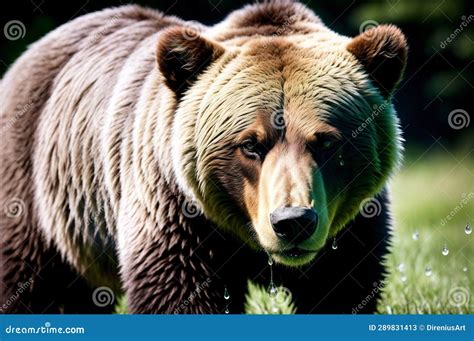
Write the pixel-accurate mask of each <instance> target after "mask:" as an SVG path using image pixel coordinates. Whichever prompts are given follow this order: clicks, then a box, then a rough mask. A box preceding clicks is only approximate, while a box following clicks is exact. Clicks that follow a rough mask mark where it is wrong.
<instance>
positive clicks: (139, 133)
mask: <svg viewBox="0 0 474 341" xmlns="http://www.w3.org/2000/svg"><path fill="white" fill-rule="evenodd" d="M183 29H184V30H189V31H188V34H189V35H190V36H186V37H185V38H186V39H184V40H183V39H182V40H181V41H179V39H180V38H178V37H177V36H176V34H177V33H176V32H178V34H179V32H182V30H183ZM393 30H395V31H394V32H388V33H383V32H379V33H378V34H380V35H382V38H380V39H385V38H386V37H387V36H388V35H400V33H399V31H398V30H396V29H393ZM196 31H198V32H199V34H200V35H202V36H205V37H206V39H208V40H203V39H204V38H202V39H201V38H199V37H198V38H196V37H193V36H192V35H194V34H196ZM171 38H173V39H171ZM175 38H176V39H175ZM380 39H379V40H380ZM193 41H194V42H195V43H193ZM349 42H350V39H349V38H346V37H342V36H339V35H337V34H336V33H334V32H332V31H330V30H329V29H327V28H326V27H325V26H324V25H323V24H322V23H321V22H320V20H319V19H318V18H317V17H316V16H315V15H314V14H313V13H312V12H311V11H309V10H308V9H306V8H305V7H303V6H302V5H300V4H295V3H290V2H276V3H267V4H262V5H255V6H251V7H247V8H244V9H243V10H240V11H237V12H235V13H233V14H231V15H230V16H229V17H228V18H227V19H226V20H224V21H223V22H222V23H220V24H218V25H216V26H214V27H209V28H208V27H204V26H196V24H192V25H190V24H187V23H186V22H183V21H181V20H180V19H178V18H175V17H169V16H166V17H165V16H163V15H161V14H160V13H159V12H157V11H154V10H148V9H143V8H140V7H137V6H126V7H120V8H115V9H108V10H104V11H101V12H97V13H92V14H88V15H85V16H83V17H80V18H78V19H76V20H74V21H72V22H70V23H68V24H66V25H64V26H62V27H60V28H58V29H57V30H55V31H53V32H52V33H50V34H48V35H47V36H46V37H44V38H43V39H41V40H40V41H39V42H37V43H35V44H34V45H32V46H31V47H30V48H29V49H28V51H27V52H26V53H25V54H24V55H23V56H22V57H21V58H20V59H19V60H18V61H17V62H16V63H15V64H14V65H13V66H12V67H11V69H10V70H9V71H8V72H7V74H6V75H5V77H4V78H3V79H2V81H1V84H0V99H1V103H2V106H1V109H0V110H1V116H0V117H1V122H0V123H1V127H2V138H1V154H2V162H1V165H0V167H1V174H2V177H1V179H0V188H1V195H0V203H1V204H2V205H3V208H4V210H3V211H2V212H1V217H0V229H1V237H0V238H1V273H0V280H1V286H2V290H1V295H0V304H2V305H3V306H2V311H7V312H26V313H28V312H35V313H42V312H100V311H107V308H100V307H97V306H96V305H94V304H93V300H92V292H93V290H94V288H96V287H99V286H104V285H105V286H108V287H110V288H112V289H113V290H114V292H115V294H116V295H118V294H119V293H121V292H122V290H123V291H125V292H126V294H127V298H128V305H129V308H130V311H131V312H133V313H173V312H178V313H218V312H222V311H223V310H224V308H225V303H224V300H223V291H224V286H227V288H228V289H229V292H230V293H231V295H232V304H231V311H232V312H241V311H242V309H243V301H244V293H245V288H246V281H247V279H255V280H262V281H263V283H268V278H266V276H267V275H268V269H267V265H266V258H267V256H266V254H265V253H264V252H262V251H253V250H252V249H251V248H250V247H249V245H251V246H253V247H254V249H258V248H259V246H258V245H259V239H258V238H257V237H256V232H255V231H253V230H251V229H250V227H249V226H250V225H251V224H250V222H249V219H250V218H249V216H251V215H252V212H250V213H246V207H248V206H249V205H251V202H250V201H249V202H247V204H246V203H245V202H244V201H245V200H244V197H245V196H247V197H250V196H251V195H249V192H248V188H247V187H248V186H247V187H246V188H247V189H246V190H245V191H247V192H245V193H244V190H243V188H244V187H243V185H242V184H241V183H240V184H238V183H235V179H234V180H233V179H232V178H233V176H232V174H231V173H230V174H228V173H229V171H230V170H232V167H233V163H232V162H234V161H232V162H231V161H230V156H229V155H226V154H222V147H223V146H226V145H228V144H229V143H231V142H229V141H230V140H231V139H232V138H234V137H235V135H237V134H238V133H239V132H241V131H242V130H244V129H246V128H247V127H248V126H250V125H251V124H253V123H254V122H255V110H256V109H257V107H258V105H260V104H263V105H265V106H266V107H268V108H272V110H276V109H278V108H279V105H281V104H282V100H283V99H285V100H286V99H287V98H290V99H291V101H290V102H289V103H288V107H287V106H286V104H285V110H286V109H288V108H289V109H290V111H291V110H295V108H302V112H301V115H300V118H295V117H293V118H291V117H289V118H288V124H289V129H290V130H289V131H291V126H306V127H310V128H314V129H316V130H317V129H319V130H321V129H323V128H322V127H323V126H324V124H323V122H322V121H318V122H313V118H312V117H314V112H320V113H321V115H320V116H321V117H322V118H325V119H326V121H327V122H330V123H331V122H334V124H335V125H337V123H338V122H341V121H343V122H345V123H346V126H344V125H342V126H340V130H341V131H342V133H343V134H347V131H344V129H349V127H352V128H354V127H356V126H357V125H358V124H360V123H362V122H364V120H365V118H366V116H367V115H369V114H370V108H371V107H372V105H373V104H377V103H380V102H381V101H383V100H384V96H385V97H387V98H388V96H389V94H390V91H391V90H392V89H393V87H394V86H395V85H396V82H397V81H398V78H399V74H395V75H394V74H390V75H389V77H388V78H389V79H388V80H387V81H385V80H384V74H381V75H380V74H377V75H375V76H374V75H372V74H370V70H368V71H364V70H363V67H364V66H366V65H368V64H370V62H372V60H373V59H374V58H369V57H370V53H372V54H375V56H374V57H377V58H378V57H379V55H378V54H377V51H375V52H374V51H372V52H367V49H369V48H372V46H369V47H366V48H364V46H363V44H365V40H362V41H361V42H360V43H359V44H357V42H355V43H353V44H352V45H350V46H349V47H347V46H348V44H349ZM173 44H179V46H174V45H173ZM404 44H405V43H404V40H403V41H401V42H398V43H397V42H396V43H395V45H396V46H391V47H390V48H392V49H394V50H395V51H396V52H398V49H399V48H400V47H403V46H404ZM187 45H189V46H187ZM349 49H350V51H349ZM183 51H184V52H183ZM189 51H192V53H189ZM302 51H303V52H302ZM304 51H305V52H304ZM315 51H316V52H315ZM173 53H174V55H173ZM364 53H367V54H368V56H369V57H367V58H365V57H362V56H363V55H364ZM175 54H179V56H178V57H179V58H178V59H173V58H174V57H175ZM275 56H279V57H278V58H279V59H278V60H276V59H273V58H274V57H275ZM357 57H360V58H359V59H360V62H359V61H358V58H357ZM397 57H400V58H401V59H402V62H401V66H400V67H399V68H402V67H403V65H404V58H406V53H405V55H403V54H402V55H400V56H399V55H397ZM192 58H194V59H192ZM364 58H365V59H364ZM363 59H364V60H363ZM368 59H370V60H368ZM179 60H185V64H181V65H180V64H176V61H179ZM308 60H314V61H315V62H314V65H312V63H309V62H308ZM318 60H323V62H318ZM376 62H377V63H378V64H380V63H381V61H380V60H379V61H376ZM382 62H383V61H382ZM173 63H175V64H173ZM318 63H319V64H318ZM209 65H211V66H212V67H209ZM308 65H309V66H308ZM371 65H372V64H371ZM208 67H209V68H208ZM308 67H309V68H315V69H316V68H318V70H319V73H314V74H309V76H308V74H307V69H308ZM370 67H372V66H370ZM224 70H225V71H224ZM274 72H280V73H281V74H282V79H279V78H274V77H273V73H274ZM378 72H379V73H380V70H379V71H378ZM302 75H305V76H304V77H306V78H305V79H304V82H301V79H300V78H301V77H302ZM371 77H375V78H373V79H372V80H371ZM182 78H185V82H181V79H182ZM292 78H294V79H295V80H292ZM230 79H233V82H229V80H230ZM331 79H332V80H333V81H331ZM334 79H336V80H338V81H334ZM297 80H298V81H297ZM373 80H375V84H377V85H378V86H379V89H376V88H375V86H373V85H372V83H371V81H373ZM194 83H195V85H194ZM228 84H231V85H228ZM321 84H324V87H321ZM381 87H384V90H380V88H381ZM385 87H387V89H385ZM242 89H246V92H242ZM242 94H244V96H245V97H242ZM283 95H284V96H283ZM328 105H329V106H328ZM331 106H332V107H331ZM222 107H224V108H225V109H226V110H224V111H223V110H222V109H221V108H222ZM292 108H293V109H292ZM334 108H337V109H338V110H337V113H334V111H333V110H331V109H334ZM354 108H356V113H355V114H353V115H349V114H348V112H349V110H352V111H353V110H354ZM383 111H384V114H381V115H380V116H379V117H377V118H376V119H377V126H380V127H382V128H381V129H383V132H384V133H383V136H378V135H377V134H381V133H380V131H378V130H377V131H374V130H373V128H367V129H366V131H365V132H364V133H363V134H361V138H362V140H363V141H365V142H362V145H363V146H366V147H367V149H368V150H369V151H370V154H369V155H371V157H373V160H371V161H373V164H371V165H370V167H368V170H367V171H366V173H363V179H362V180H361V179H360V178H359V177H358V178H357V179H356V180H357V181H356V182H355V184H354V185H351V186H350V187H349V189H348V190H346V192H345V193H347V194H345V196H344V197H343V198H341V199H338V200H336V201H334V202H335V203H337V205H336V204H334V205H333V206H331V207H330V208H329V209H328V210H329V211H328V213H327V217H326V218H325V220H324V221H327V225H328V226H327V230H326V231H325V232H324V233H325V235H324V240H322V241H321V242H322V243H323V244H324V243H325V244H326V245H327V244H330V239H328V238H327V237H328V236H330V235H335V234H336V232H338V231H339V230H341V229H342V228H343V227H344V226H346V227H347V229H346V230H344V231H341V232H340V235H339V237H338V238H339V249H338V250H337V251H334V250H332V249H331V248H330V247H328V246H325V247H324V248H323V249H322V250H321V251H320V253H319V255H318V258H317V260H316V261H315V263H313V264H310V265H307V266H306V267H303V268H298V269H289V268H284V267H280V266H276V269H275V270H274V271H275V276H276V279H277V282H278V280H279V281H280V282H279V283H277V284H282V285H284V286H287V287H288V288H289V289H290V290H291V291H292V292H293V294H294V297H295V299H296V300H297V302H296V304H297V307H298V308H299V311H300V312H305V313H310V312H314V313H315V312H350V311H351V309H352V308H353V307H355V306H356V305H357V304H358V303H360V302H361V301H362V299H363V298H365V297H366V296H367V295H368V294H369V293H370V292H371V290H373V283H374V282H378V281H379V280H380V279H381V276H382V267H381V265H380V262H381V260H382V256H383V255H384V254H385V247H386V243H387V237H388V225H389V222H388V207H387V204H388V198H387V197H386V194H385V193H382V194H381V196H380V197H379V201H380V202H381V203H382V207H383V210H382V211H383V213H382V214H381V215H379V216H376V217H375V218H372V219H365V218H363V217H360V216H359V217H356V218H355V219H354V220H352V222H350V223H349V225H348V226H347V224H348V222H349V221H351V219H353V218H354V217H355V216H356V215H357V210H358V208H359V203H360V201H361V199H363V198H365V197H367V196H371V195H374V194H376V193H377V192H378V191H380V189H381V188H382V187H383V185H384V184H385V182H386V179H387V178H388V176H389V175H390V173H391V170H392V168H393V165H394V164H395V162H396V159H397V158H398V153H399V147H398V142H397V139H398V132H397V128H396V118H395V116H394V113H393V107H392V106H391V104H390V105H387V108H386V109H384V110H383ZM363 113H365V114H363ZM367 113H368V114H367ZM197 116H199V117H201V121H199V120H196V117H197ZM328 116H330V117H329V118H328ZM348 116H350V118H349V117H348ZM204 118H205V119H204ZM348 121H350V122H349V123H350V124H349V123H347V122H348ZM209 122H212V124H213V125H212V126H211V128H210V127H209ZM349 135H350V134H349ZM364 136H365V137H364ZM364 138H365V140H364ZM387 139H388V140H387ZM373 140H374V141H375V142H374V141H373ZM359 141H360V139H359ZM367 141H371V143H374V144H373V145H372V144H371V145H368V142H367ZM381 141H385V142H381ZM387 141H389V142H387ZM364 143H365V145H364ZM375 143H379V144H377V145H375ZM382 143H385V144H383V145H381V144H382ZM362 149H363V148H362ZM349 161H350V157H348V159H347V160H346V163H347V162H349ZM353 162H354V163H357V162H359V161H357V160H354V161H353ZM364 166H365V164H357V165H354V169H355V170H361V172H362V171H363V170H365V168H367V167H364ZM216 169H219V172H217V171H216ZM369 170H370V172H369ZM226 172H227V173H226ZM361 172H358V173H357V175H359V173H361ZM347 176H348V177H349V178H348V179H347V183H352V181H351V179H350V176H351V175H350V174H347ZM235 178H236V179H239V177H235ZM254 178H255V179H256V182H258V181H257V178H258V176H255V177H254ZM233 181H234V182H233ZM321 181H322V180H321ZM215 184H217V185H216V186H215ZM355 185H357V186H355ZM348 186H349V185H348ZM334 191H335V190H334ZM236 198H240V200H237V199H236ZM234 199H235V200H234ZM248 200H250V199H248ZM15 204H16V205H17V207H10V206H12V205H15ZM11 209H13V210H15V209H19V210H20V212H19V211H14V212H8V211H9V210H11ZM259 209H260V210H262V211H263V209H262V207H260V208H259ZM190 210H191V213H190ZM256 214H257V213H256ZM250 220H251V219H250ZM252 221H253V220H252ZM254 222H255V221H254ZM331 222H332V223H333V224H332V225H331V224H330V223H331ZM229 230H230V231H231V233H229ZM257 232H258V231H257ZM236 237H237V238H236ZM259 238H261V237H259ZM327 240H329V241H327ZM260 241H261V240H260ZM306 270H307V272H305V274H303V271H306ZM26 282H29V283H31V285H29V286H28V287H27V288H26V289H25V290H22V291H21V293H20V294H19V293H18V287H19V286H21V284H22V283H26ZM203 283H206V285H202V284H203ZM184 302H186V304H184ZM374 304H375V300H373V301H371V302H370V304H368V305H367V306H365V307H364V308H363V309H362V310H361V311H362V312H366V311H371V310H372V309H373V307H374Z"/></svg>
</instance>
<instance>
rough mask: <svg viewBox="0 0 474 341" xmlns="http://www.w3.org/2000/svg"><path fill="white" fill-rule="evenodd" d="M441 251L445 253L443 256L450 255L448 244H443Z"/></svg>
mask: <svg viewBox="0 0 474 341" xmlns="http://www.w3.org/2000/svg"><path fill="white" fill-rule="evenodd" d="M441 253H442V254H443V256H447V255H449V249H448V247H447V246H446V245H445V246H443V249H442V250H441Z"/></svg>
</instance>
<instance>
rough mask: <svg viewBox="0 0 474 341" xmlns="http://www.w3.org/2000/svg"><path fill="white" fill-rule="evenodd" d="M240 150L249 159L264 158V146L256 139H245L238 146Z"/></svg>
mask: <svg viewBox="0 0 474 341" xmlns="http://www.w3.org/2000/svg"><path fill="white" fill-rule="evenodd" d="M240 149H241V150H242V152H243V153H244V155H245V156H247V157H248V158H250V159H260V160H262V159H263V158H264V156H265V146H264V145H263V144H261V143H260V142H258V141H257V140H256V139H247V140H245V141H244V142H242V144H241V145H240Z"/></svg>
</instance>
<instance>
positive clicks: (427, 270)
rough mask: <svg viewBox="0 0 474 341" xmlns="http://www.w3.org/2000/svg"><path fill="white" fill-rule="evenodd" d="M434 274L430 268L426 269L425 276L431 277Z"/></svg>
mask: <svg viewBox="0 0 474 341" xmlns="http://www.w3.org/2000/svg"><path fill="white" fill-rule="evenodd" d="M432 274H433V270H432V269H431V268H430V267H429V266H427V267H426V268H425V275H426V276H428V277H430V276H431V275H432Z"/></svg>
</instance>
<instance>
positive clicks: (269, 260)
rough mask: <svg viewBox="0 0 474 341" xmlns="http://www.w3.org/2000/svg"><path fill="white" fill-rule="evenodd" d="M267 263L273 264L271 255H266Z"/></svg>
mask: <svg viewBox="0 0 474 341" xmlns="http://www.w3.org/2000/svg"><path fill="white" fill-rule="evenodd" d="M268 265H270V266H272V265H273V258H272V256H269V257H268Z"/></svg>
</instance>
